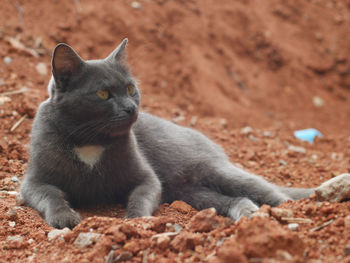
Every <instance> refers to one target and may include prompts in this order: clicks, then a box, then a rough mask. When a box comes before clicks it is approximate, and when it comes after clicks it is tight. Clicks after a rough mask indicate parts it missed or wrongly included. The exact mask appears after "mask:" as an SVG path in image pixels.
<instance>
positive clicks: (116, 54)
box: [105, 38, 128, 62]
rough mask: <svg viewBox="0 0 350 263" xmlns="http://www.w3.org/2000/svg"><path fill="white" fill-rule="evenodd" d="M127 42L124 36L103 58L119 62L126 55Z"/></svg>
mask: <svg viewBox="0 0 350 263" xmlns="http://www.w3.org/2000/svg"><path fill="white" fill-rule="evenodd" d="M127 43H128V39H127V38H124V40H123V41H122V42H121V43H120V44H119V46H118V47H117V48H116V49H115V50H114V51H113V52H112V53H111V54H109V56H108V57H106V58H105V60H106V61H110V62H120V61H121V60H123V59H124V58H125V57H126V51H125V48H126V44H127Z"/></svg>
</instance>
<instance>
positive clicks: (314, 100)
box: [312, 96, 324, 108]
mask: <svg viewBox="0 0 350 263" xmlns="http://www.w3.org/2000/svg"><path fill="white" fill-rule="evenodd" d="M312 103H313V104H314V106H315V107H317V108H320V107H323V106H324V100H323V99H322V98H320V97H318V96H315V97H313V98H312Z"/></svg>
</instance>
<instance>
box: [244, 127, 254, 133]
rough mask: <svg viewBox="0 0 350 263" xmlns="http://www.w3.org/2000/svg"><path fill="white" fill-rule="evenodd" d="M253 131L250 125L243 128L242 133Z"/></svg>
mask: <svg viewBox="0 0 350 263" xmlns="http://www.w3.org/2000/svg"><path fill="white" fill-rule="evenodd" d="M252 132H253V128H252V127H250V126H246V127H244V128H242V129H241V134H249V133H252Z"/></svg>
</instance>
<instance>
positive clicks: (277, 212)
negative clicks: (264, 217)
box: [271, 207, 293, 219]
mask: <svg viewBox="0 0 350 263" xmlns="http://www.w3.org/2000/svg"><path fill="white" fill-rule="evenodd" d="M271 215H272V216H273V217H275V218H277V219H282V217H293V211H292V210H291V209H285V208H279V207H272V208H271Z"/></svg>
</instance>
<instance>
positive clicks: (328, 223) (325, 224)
mask: <svg viewBox="0 0 350 263" xmlns="http://www.w3.org/2000/svg"><path fill="white" fill-rule="evenodd" d="M333 222H334V219H331V220H329V221H327V222H325V223H323V224H321V225H319V226H317V227H314V228H312V229H310V232H315V231H318V230H320V229H322V228H324V227H326V226H328V225H330V224H332V223H333Z"/></svg>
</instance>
